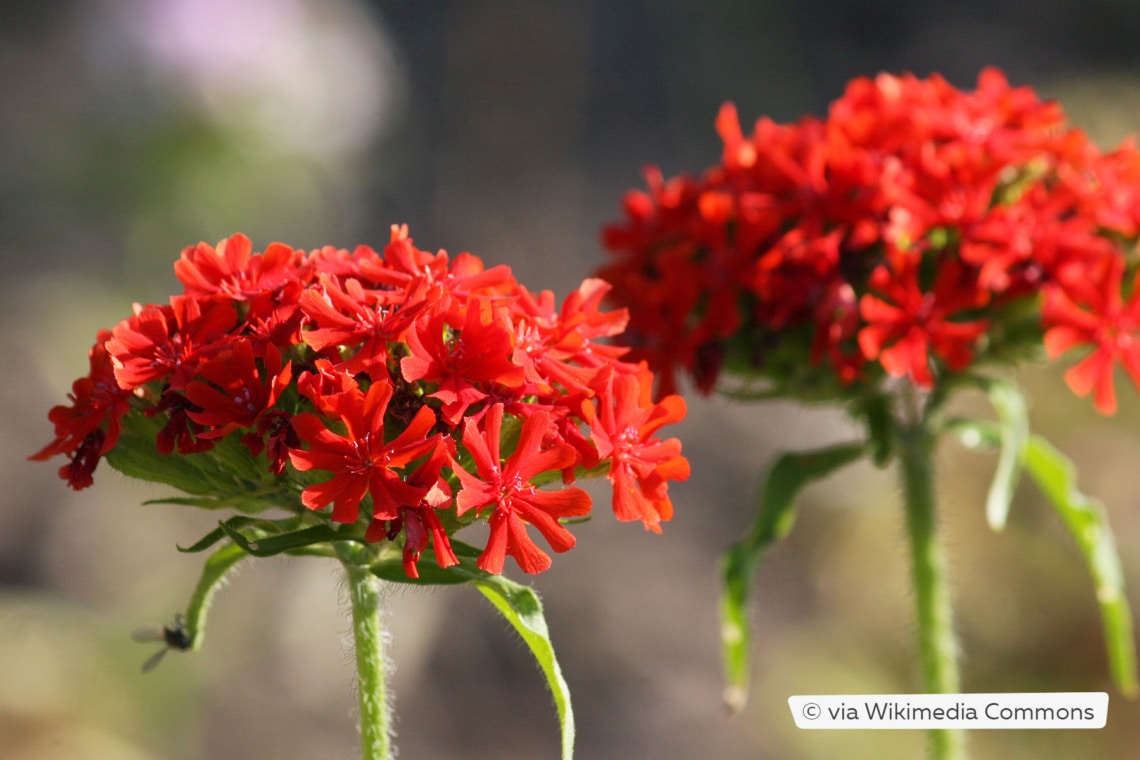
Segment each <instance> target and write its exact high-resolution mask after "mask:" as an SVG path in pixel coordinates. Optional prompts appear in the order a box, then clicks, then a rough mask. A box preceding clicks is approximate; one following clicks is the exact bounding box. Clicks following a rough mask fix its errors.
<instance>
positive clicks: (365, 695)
mask: <svg viewBox="0 0 1140 760" xmlns="http://www.w3.org/2000/svg"><path fill="white" fill-rule="evenodd" d="M337 553H338V554H340V556H341V561H342V562H343V564H344V569H345V573H346V574H347V576H348V595H349V600H350V602H351V604H352V638H353V643H354V644H355V647H356V679H357V682H356V688H357V692H358V696H359V698H360V746H361V758H362V760H391V759H392V758H393V757H394V756H395V753H394V750H393V747H392V730H391V726H392V714H391V710H390V707H389V704H388V685H387V683H386V682H385V678H384V676H385V673H384V666H385V659H384V622H383V603H382V601H381V598H380V579H379V578H377V577H376V576H375V575H373V574H372V573H371V572H370V571H369V569H368V568H367V567H366V566H362V565H360V564H357V563H355V562H353V561H352V560H351V558H350V557H349V556H347V553H348V550H346V551H341V550H340V549H339V548H338V552H337Z"/></svg>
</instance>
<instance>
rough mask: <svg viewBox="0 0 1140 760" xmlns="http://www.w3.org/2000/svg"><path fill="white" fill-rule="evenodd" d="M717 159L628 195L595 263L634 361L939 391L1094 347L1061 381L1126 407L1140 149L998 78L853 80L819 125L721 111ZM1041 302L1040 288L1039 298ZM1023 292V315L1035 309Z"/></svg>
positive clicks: (665, 367)
mask: <svg viewBox="0 0 1140 760" xmlns="http://www.w3.org/2000/svg"><path fill="white" fill-rule="evenodd" d="M716 126H717V131H718V132H719V134H720V136H721V138H722V139H723V141H724V153H723V156H722V160H721V163H720V165H718V166H715V167H713V168H712V169H709V170H708V171H707V172H706V173H705V174H704V175H703V176H701V177H691V176H680V177H676V178H673V179H669V180H665V179H663V178H662V176H661V174H660V172H659V171H658V170H656V169H655V168H650V169H649V170H648V172H647V174H648V185H649V190H648V192H642V191H633V192H630V193H629V194H628V195H627V196H626V198H625V203H624V207H625V215H626V220H625V222H624V223H622V224H618V225H613V226H610V227H608V228H607V229H606V230H605V233H604V242H605V245H606V247H607V248H608V249H609V250H610V251H611V252H612V254H613V258H612V260H611V262H610V263H609V264H608V265H606V266H605V267H603V269H602V270H601V272H600V276H601V277H602V278H604V279H606V280H607V281H609V282H611V283H612V284H613V286H614V291H613V296H614V298H615V299H616V300H617V301H618V302H620V303H623V304H625V305H628V308H629V310H630V325H629V330H628V332H627V333H626V336H625V338H626V339H627V340H629V341H631V342H632V345H633V346H634V348H635V352H636V353H634V354H633V356H634V357H638V358H643V359H646V360H648V361H649V363H650V365H651V366H653V367H654V368H657V369H660V370H661V371H662V373H663V387H664V390H666V391H671V390H672V389H673V388H674V383H675V379H674V376H673V374H674V372H675V370H676V369H677V368H680V369H682V370H684V371H686V372H688V373H691V374H692V375H693V377H694V379H695V382H696V384H697V386H698V388H699V389H700V390H702V391H703V392H709V391H710V390H711V389H712V388H713V387H714V386H715V385H716V383H717V380H718V378H719V377H720V375H721V374H722V370H724V371H727V372H730V373H736V374H738V375H742V376H744V377H748V378H752V377H761V378H764V379H765V380H767V381H768V383H769V384H770V386H774V389H775V391H776V392H778V393H786V394H788V395H800V396H803V395H809V396H810V395H815V396H833V395H842V394H845V393H850V392H851V391H852V390H853V386H857V385H860V384H875V383H877V382H878V381H879V380H881V378H882V377H883V375H884V374H886V375H889V376H891V377H909V378H910V380H911V381H913V382H914V383H915V384H916V385H918V386H920V387H924V388H929V387H931V386H932V385H933V384H934V383H935V382H936V381H937V378H938V377H940V376H944V375H946V374H950V373H957V372H962V371H965V370H967V369H968V368H970V367H972V366H974V365H976V364H977V363H979V362H981V361H985V360H987V359H993V358H998V357H1000V356H1003V355H1009V354H1011V353H1012V352H1013V351H1014V350H1016V349H1018V348H1024V346H1023V345H1021V344H1023V343H1026V342H1034V341H1035V342H1036V343H1037V345H1040V343H1041V338H1042V330H1044V331H1045V333H1044V345H1045V347H1046V349H1047V351H1048V353H1049V355H1050V356H1051V357H1057V356H1058V355H1060V354H1061V353H1063V352H1065V351H1067V350H1068V349H1070V348H1078V347H1082V348H1091V349H1092V351H1091V353H1090V354H1089V355H1088V356H1087V358H1085V359H1084V360H1083V361H1082V362H1081V363H1079V364H1078V365H1076V366H1075V367H1074V368H1073V369H1072V370H1070V371H1069V373H1068V374H1067V379H1068V381H1069V384H1070V386H1071V387H1072V388H1073V390H1074V391H1076V392H1077V393H1079V394H1082V395H1083V394H1086V393H1088V392H1090V391H1092V392H1094V398H1095V402H1096V406H1097V408H1098V409H1100V410H1101V411H1104V412H1111V411H1112V410H1113V409H1115V396H1114V393H1113V367H1114V366H1115V364H1116V363H1117V362H1118V361H1119V362H1121V363H1123V364H1124V366H1125V368H1126V369H1127V370H1128V371H1129V373H1130V374H1131V375H1132V377H1133V379H1134V380H1136V381H1138V382H1140V344H1138V342H1137V341H1138V340H1140V293H1137V289H1136V288H1134V287H1133V283H1132V282H1130V281H1129V282H1127V284H1125V283H1126V280H1131V277H1130V276H1129V277H1127V278H1126V274H1128V273H1130V272H1131V271H1133V270H1134V269H1135V263H1136V260H1135V256H1133V255H1132V251H1133V249H1134V246H1135V243H1136V240H1137V235H1138V232H1140V152H1138V151H1137V149H1136V147H1135V145H1134V144H1132V143H1131V142H1128V143H1125V144H1124V145H1122V146H1121V147H1120V148H1118V149H1117V150H1115V151H1114V152H1111V153H1102V152H1101V151H1100V150H1099V149H1098V148H1097V147H1096V146H1095V145H1094V144H1092V143H1091V142H1090V141H1089V140H1088V139H1087V137H1086V136H1085V135H1084V134H1083V133H1082V132H1080V131H1079V130H1077V129H1074V128H1071V127H1068V126H1067V125H1066V123H1065V121H1064V114H1063V113H1062V111H1061V109H1060V107H1059V106H1057V105H1056V104H1054V103H1050V102H1043V101H1041V100H1039V99H1038V98H1037V96H1036V95H1035V94H1034V92H1033V91H1032V90H1030V89H1028V88H1024V87H1019V88H1011V87H1010V86H1009V84H1008V83H1007V81H1006V79H1005V77H1004V76H1003V75H1002V74H1001V73H1000V72H998V71H996V70H993V69H990V70H987V71H984V72H983V73H982V74H981V76H980V77H979V80H978V87H977V89H976V90H974V91H972V92H962V91H960V90H957V89H955V88H954V87H952V86H950V85H949V84H948V83H947V82H946V81H945V80H944V79H942V78H941V77H938V76H937V75H935V76H932V77H930V78H927V79H919V78H916V77H914V76H909V75H908V76H902V77H895V76H889V75H886V74H881V75H879V76H877V77H876V78H874V79H868V78H861V79H856V80H854V81H853V82H851V83H850V85H849V86H848V88H847V91H846V93H845V94H844V95H843V97H842V98H840V99H839V100H837V101H836V102H834V103H833V104H832V105H831V108H830V111H829V114H828V116H827V117H826V118H824V119H817V118H804V119H802V120H800V121H798V122H796V123H795V124H776V123H774V122H772V121H771V120H769V119H766V118H762V119H760V120H759V121H758V122H757V123H756V127H755V130H754V131H753V133H752V134H751V135H745V134H743V132H742V130H741V128H740V125H739V122H738V120H737V115H736V110H735V108H734V107H733V106H732V105H731V104H726V105H725V106H724V107H723V108H722V109H721V112H720V115H719V117H718V118H717V121H716ZM1038 299H1039V300H1038ZM1025 304H1029V305H1030V308H1029V309H1028V312H1030V316H1031V319H1030V320H1029V322H1028V324H1026V311H1027V310H1026V309H1025V308H1024V305H1025Z"/></svg>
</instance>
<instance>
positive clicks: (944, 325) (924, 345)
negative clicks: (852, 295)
mask: <svg viewBox="0 0 1140 760" xmlns="http://www.w3.org/2000/svg"><path fill="white" fill-rule="evenodd" d="M961 272H962V269H961V267H959V266H957V265H955V264H954V263H953V262H949V263H947V264H945V265H944V266H943V268H942V270H941V271H940V272H939V274H938V281H937V282H936V283H935V285H934V288H933V289H932V290H930V291H929V292H925V293H924V292H923V291H922V290H920V289H919V284H918V259H917V257H910V258H909V259H907V260H906V261H905V262H904V263H903V264H902V268H901V271H900V272H898V273H894V272H892V271H891V270H890V269H889V268H887V267H880V268H879V269H878V270H876V271H875V273H874V274H873V275H872V276H871V284H872V286H873V287H875V289H876V290H877V291H878V292H880V293H882V296H883V297H877V296H874V295H870V294H868V295H865V296H863V298H862V300H861V301H860V303H859V311H860V313H861V314H862V316H863V319H864V320H865V321H866V326H865V327H864V328H863V329H862V330H860V331H859V346H860V347H861V348H862V349H863V353H864V354H865V355H866V357H867V358H868V359H878V360H879V361H880V362H881V363H882V365H883V369H885V370H886V371H887V373H888V374H890V375H891V376H893V377H903V376H904V375H909V376H910V377H911V379H912V380H914V382H915V384H916V385H918V386H920V387H923V388H929V387H931V386H932V385H933V384H934V375H933V373H932V371H931V360H932V359H933V358H934V357H938V358H939V359H941V360H943V361H944V362H945V364H946V366H947V367H948V368H949V369H951V370H954V371H959V370H962V369H965V368H966V366H968V365H969V364H970V362H971V361H972V360H973V358H974V343H975V341H976V340H977V339H978V337H979V336H980V335H981V334H982V333H984V332H985V331H986V326H987V323H986V321H985V320H966V321H951V319H950V318H951V317H953V316H955V314H956V313H958V312H960V311H962V310H964V309H967V308H970V307H974V306H977V305H979V304H978V303H977V302H978V300H979V299H978V296H977V292H976V290H975V289H973V288H971V287H970V285H969V284H968V283H967V284H966V285H963V283H962V280H961V278H960V277H959V276H958V275H959V274H960V273H961Z"/></svg>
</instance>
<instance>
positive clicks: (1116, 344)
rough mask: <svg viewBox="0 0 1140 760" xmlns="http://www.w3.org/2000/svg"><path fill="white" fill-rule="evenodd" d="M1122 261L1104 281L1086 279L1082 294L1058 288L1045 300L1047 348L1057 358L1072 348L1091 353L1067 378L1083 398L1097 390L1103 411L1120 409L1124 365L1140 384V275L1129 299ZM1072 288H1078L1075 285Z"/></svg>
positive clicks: (1095, 400) (1097, 402)
mask: <svg viewBox="0 0 1140 760" xmlns="http://www.w3.org/2000/svg"><path fill="white" fill-rule="evenodd" d="M1123 278H1124V267H1123V263H1120V264H1118V265H1116V266H1114V267H1113V268H1112V269H1111V270H1110V271H1109V272H1108V273H1107V274H1106V276H1105V277H1104V278H1102V279H1101V281H1100V282H1097V283H1086V284H1085V285H1086V286H1085V287H1082V288H1080V290H1079V294H1077V295H1076V298H1077V299H1079V300H1076V299H1075V298H1074V294H1070V293H1069V292H1067V291H1066V289H1065V288H1053V289H1051V290H1050V291H1049V294H1048V296H1047V297H1046V301H1045V309H1044V321H1045V324H1046V325H1048V326H1049V329H1048V330H1047V332H1046V333H1045V349H1046V351H1048V352H1049V357H1050V358H1052V359H1056V358H1058V357H1059V356H1061V354H1063V353H1065V352H1066V351H1068V350H1070V349H1072V348H1079V347H1082V346H1086V345H1087V346H1090V347H1091V348H1092V351H1091V352H1090V353H1089V354H1088V356H1086V357H1084V358H1083V359H1081V361H1080V362H1078V363H1077V364H1075V365H1074V366H1072V367H1070V368H1069V369H1068V370H1067V371H1066V372H1065V381H1066V382H1067V383H1068V385H1069V387H1070V388H1072V390H1073V392H1074V393H1076V394H1077V395H1078V396H1087V395H1088V394H1089V393H1090V392H1092V394H1093V403H1094V404H1095V406H1096V408H1097V410H1098V411H1100V412H1102V413H1103V414H1112V413H1113V412H1115V411H1116V391H1115V387H1114V383H1113V372H1114V369H1115V367H1116V363H1117V362H1120V363H1121V364H1123V365H1124V369H1125V370H1127V371H1128V375H1129V376H1130V377H1131V378H1132V382H1133V383H1135V384H1136V385H1137V386H1140V273H1138V274H1137V276H1136V278H1134V279H1133V281H1132V287H1131V294H1130V295H1129V298H1128V300H1127V301H1125V300H1124V299H1123V297H1122V295H1121V290H1122V286H1123V282H1122V281H1123ZM1071 289H1074V290H1075V289H1076V288H1075V287H1074V288H1071Z"/></svg>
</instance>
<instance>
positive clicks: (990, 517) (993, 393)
mask: <svg viewBox="0 0 1140 760" xmlns="http://www.w3.org/2000/svg"><path fill="white" fill-rule="evenodd" d="M982 387H983V389H984V390H985V391H986V394H987V395H988V396H989V399H990V403H991V404H993V407H994V411H996V412H997V417H998V436H999V438H1000V439H1001V447H1000V449H999V450H998V463H997V470H996V471H995V472H994V479H993V482H992V483H991V484H990V490H989V494H987V496H986V522H988V523H989V525H990V529H991V530H993V531H995V532H1000V531H1001V530H1002V529H1003V528H1005V524H1006V520H1007V519H1008V518H1009V508H1010V505H1011V504H1012V503H1013V494H1014V491H1016V490H1017V481H1018V479H1019V478H1020V477H1021V470H1022V468H1023V467H1024V466H1025V454H1026V447H1027V446H1028V445H1029V412H1028V410H1027V409H1026V406H1025V398H1024V397H1023V396H1022V395H1021V392H1020V391H1019V390H1018V389H1017V386H1015V385H1014V384H1013V383H1009V382H1005V381H1003V380H985V381H984V382H983V383H982Z"/></svg>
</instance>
